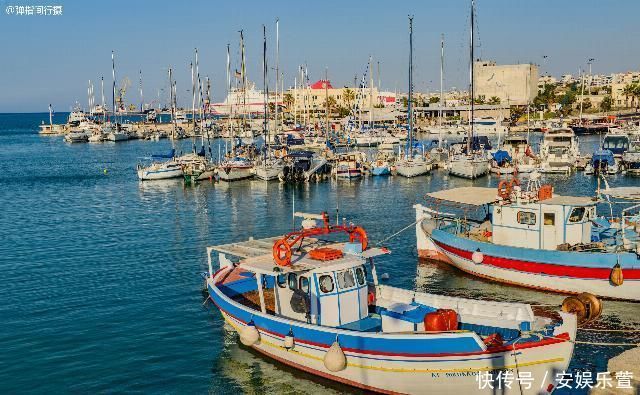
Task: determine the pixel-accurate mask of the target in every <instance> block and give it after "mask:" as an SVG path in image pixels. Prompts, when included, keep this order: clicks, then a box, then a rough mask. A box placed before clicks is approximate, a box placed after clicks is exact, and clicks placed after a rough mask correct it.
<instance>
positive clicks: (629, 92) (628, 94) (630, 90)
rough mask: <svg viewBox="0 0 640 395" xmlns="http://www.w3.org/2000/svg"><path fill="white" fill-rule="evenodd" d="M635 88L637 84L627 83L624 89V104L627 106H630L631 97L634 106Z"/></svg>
mask: <svg viewBox="0 0 640 395" xmlns="http://www.w3.org/2000/svg"><path fill="white" fill-rule="evenodd" d="M635 90H636V84H627V85H625V87H624V88H623V89H622V94H623V95H624V104H625V107H629V98H631V106H632V107H633V101H634V100H635V95H634V93H635Z"/></svg>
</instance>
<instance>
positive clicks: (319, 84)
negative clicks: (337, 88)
mask: <svg viewBox="0 0 640 395" xmlns="http://www.w3.org/2000/svg"><path fill="white" fill-rule="evenodd" d="M325 88H327V89H333V87H332V86H331V81H329V80H318V81H316V82H314V83H313V84H311V89H325Z"/></svg>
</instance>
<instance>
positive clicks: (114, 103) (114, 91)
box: [111, 51, 118, 128]
mask: <svg viewBox="0 0 640 395" xmlns="http://www.w3.org/2000/svg"><path fill="white" fill-rule="evenodd" d="M111 78H112V79H113V92H112V95H111V99H112V100H111V102H112V103H111V104H112V105H113V122H114V123H115V124H116V128H117V127H118V124H117V123H116V61H115V58H114V54H113V51H111Z"/></svg>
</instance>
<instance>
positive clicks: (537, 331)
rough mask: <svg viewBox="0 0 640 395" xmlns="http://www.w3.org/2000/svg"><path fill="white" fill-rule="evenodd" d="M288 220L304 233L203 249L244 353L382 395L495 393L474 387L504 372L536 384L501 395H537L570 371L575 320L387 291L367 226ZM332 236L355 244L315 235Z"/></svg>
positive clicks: (212, 292) (213, 287) (216, 294)
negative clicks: (300, 226)
mask: <svg viewBox="0 0 640 395" xmlns="http://www.w3.org/2000/svg"><path fill="white" fill-rule="evenodd" d="M295 215H296V216H297V217H302V218H304V221H303V229H302V230H300V231H296V232H292V233H289V234H287V235H285V236H284V237H282V238H278V237H276V238H268V239H262V240H255V239H250V240H248V241H246V242H240V243H232V244H226V245H220V246H215V247H209V248H207V253H208V258H209V260H208V263H209V264H208V266H209V271H208V273H206V274H205V278H206V289H207V291H208V293H209V297H210V298H211V300H212V301H213V302H214V303H215V305H216V306H217V308H218V309H219V310H220V312H221V314H222V316H223V318H224V319H225V321H226V322H227V323H228V324H229V325H230V326H231V327H232V328H233V329H234V330H235V331H237V332H238V334H239V335H240V341H241V342H242V343H243V344H244V345H246V346H249V347H251V348H253V349H254V350H256V351H258V352H260V353H262V354H264V355H265V356H267V357H268V358H271V359H273V360H275V361H279V362H281V363H284V364H287V365H289V366H291V367H293V368H295V369H299V370H302V371H305V372H308V373H310V374H312V375H315V376H319V377H324V378H327V379H330V380H334V381H337V382H340V383H344V384H348V385H351V386H355V387H359V388H361V389H365V390H370V391H376V392H382V393H407V394H416V393H434V394H449V393H455V392H458V393H478V392H479V393H492V391H493V390H492V389H490V388H489V386H485V387H484V388H483V387H481V386H479V385H478V383H479V377H480V376H482V377H486V378H487V380H488V381H490V382H491V383H492V384H495V385H497V384H498V382H499V381H500V380H501V379H500V377H502V375H503V374H504V373H505V372H509V371H512V370H517V369H519V368H524V367H525V366H526V370H527V372H530V376H529V377H530V378H531V379H532V380H533V381H535V386H532V387H530V388H528V389H527V388H526V387H523V388H521V389H518V387H517V386H514V387H513V389H507V388H504V389H503V392H504V393H518V394H537V393H539V391H540V388H543V389H545V390H546V391H547V392H551V391H552V390H553V389H554V387H555V384H556V383H555V382H554V372H558V371H564V370H565V369H566V368H567V366H568V364H569V362H570V359H571V356H572V352H573V344H572V342H571V340H573V339H574V338H575V333H576V323H577V321H576V316H575V315H574V314H570V313H564V312H558V313H557V316H556V318H555V319H552V318H545V317H542V316H539V315H536V314H534V313H533V310H532V308H531V306H530V305H527V304H523V303H504V302H490V301H481V300H471V299H463V298H457V297H449V296H442V295H436V294H427V293H421V292H415V291H412V290H405V289H401V288H396V287H391V286H387V285H382V284H380V283H379V282H378V278H377V274H376V265H375V264H374V261H373V259H374V258H376V259H378V258H379V257H382V256H383V255H386V254H388V253H389V251H388V250H386V249H384V248H368V247H369V246H368V242H367V236H366V232H365V231H364V230H363V229H362V228H360V227H357V226H353V225H348V226H347V225H331V224H330V223H329V218H328V216H327V215H326V213H323V214H322V215H313V214H304V213H296V214H295ZM317 220H319V221H322V222H321V223H320V224H317V223H316V221H317ZM336 233H342V234H345V233H346V234H348V235H349V240H350V241H349V242H346V243H345V242H336V241H333V242H331V241H329V240H321V239H320V237H323V238H327V239H328V238H331V235H333V234H336ZM298 243H299V244H298ZM272 245H273V247H271V246H272ZM214 252H219V258H218V262H219V268H218V267H217V266H214V262H215V259H216V258H215V256H214ZM230 257H236V258H240V259H239V261H238V262H235V263H234V262H232V260H231V259H230ZM236 258H233V259H236ZM514 351H515V352H514Z"/></svg>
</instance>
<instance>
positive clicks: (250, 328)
mask: <svg viewBox="0 0 640 395" xmlns="http://www.w3.org/2000/svg"><path fill="white" fill-rule="evenodd" d="M258 341H260V332H258V328H256V325H255V324H254V323H253V321H251V322H249V323H248V324H247V326H245V327H244V328H242V330H241V332H240V342H242V344H244V345H245V346H253V345H254V344H256V343H257V342H258Z"/></svg>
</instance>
